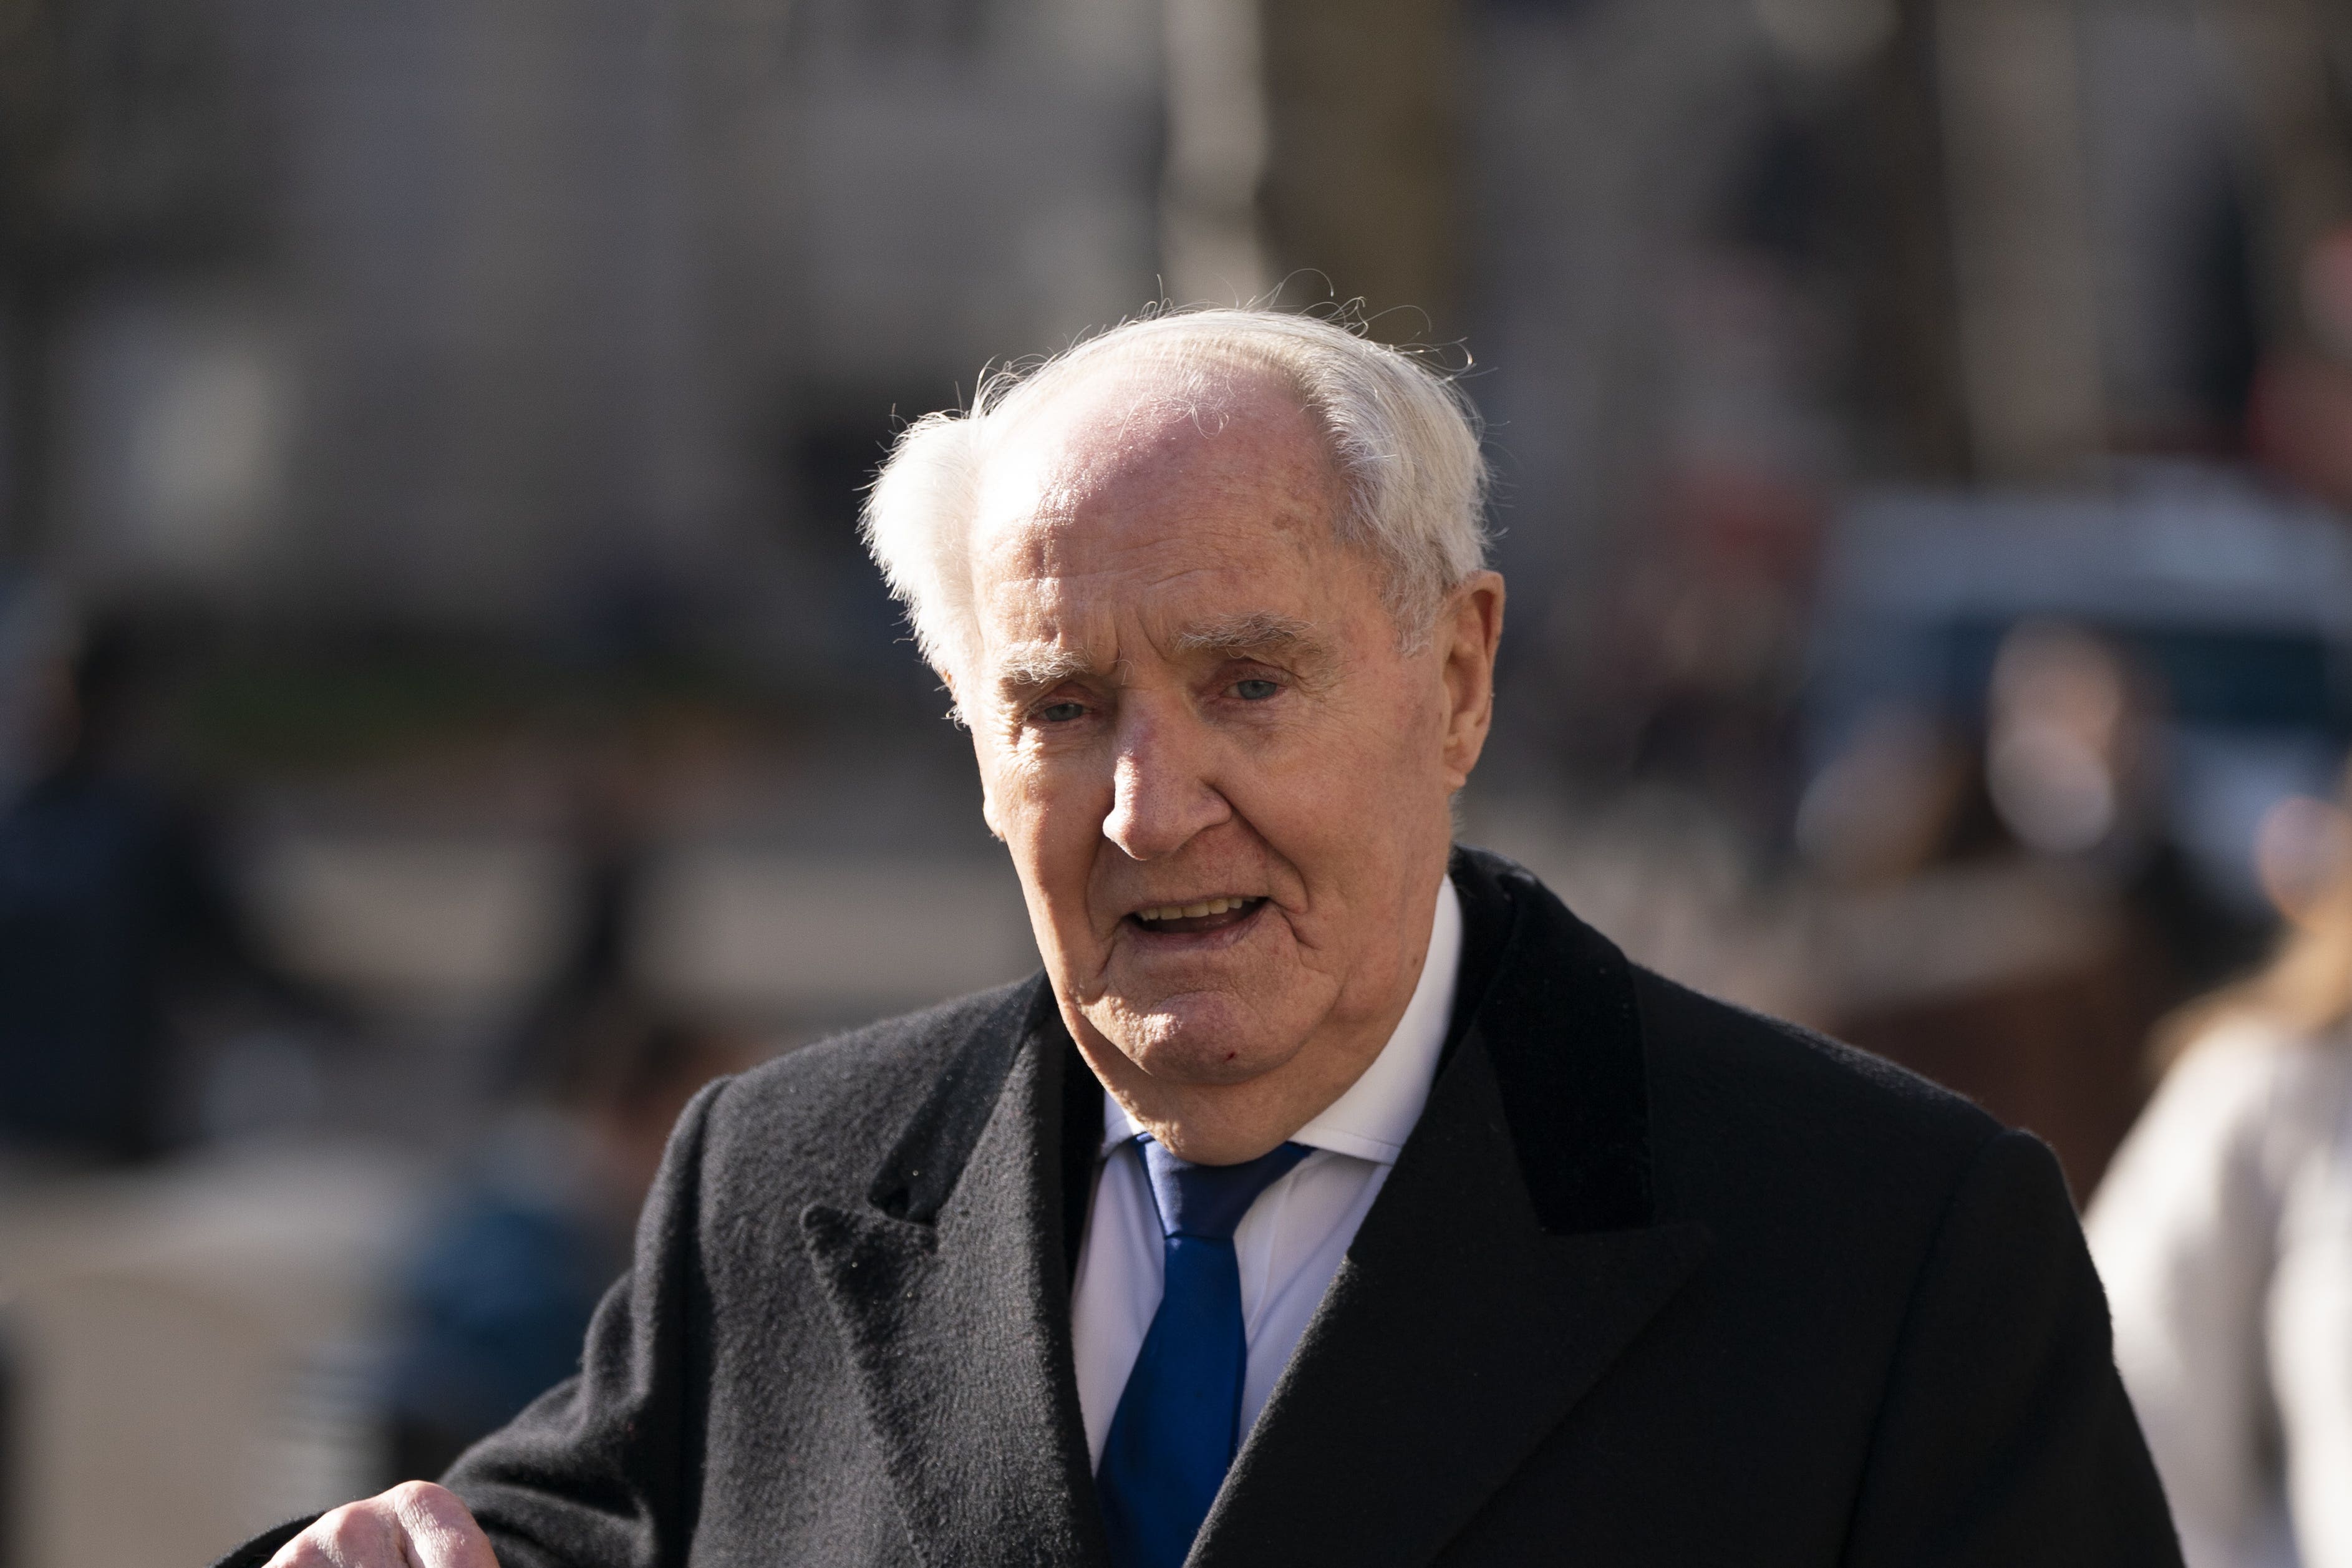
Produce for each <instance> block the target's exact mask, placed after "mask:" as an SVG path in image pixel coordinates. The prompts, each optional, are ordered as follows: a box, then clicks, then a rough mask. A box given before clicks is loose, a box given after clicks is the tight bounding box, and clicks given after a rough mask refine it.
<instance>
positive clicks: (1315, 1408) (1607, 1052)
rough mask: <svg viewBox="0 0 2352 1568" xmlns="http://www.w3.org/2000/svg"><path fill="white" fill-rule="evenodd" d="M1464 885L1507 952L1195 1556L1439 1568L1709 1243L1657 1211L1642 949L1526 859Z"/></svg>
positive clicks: (1468, 980) (1199, 1565) (1211, 1563)
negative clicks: (1554, 887)
mask: <svg viewBox="0 0 2352 1568" xmlns="http://www.w3.org/2000/svg"><path fill="white" fill-rule="evenodd" d="M1454 879H1455V884H1456V887H1457V888H1458V889H1460V890H1461V892H1462V894H1463V898H1464V905H1465V916H1467V917H1468V919H1469V923H1470V928H1471V929H1470V931H1469V933H1468V934H1469V937H1470V942H1469V943H1468V944H1467V945H1468V946H1470V947H1471V948H1472V949H1473V950H1474V951H1475V950H1477V949H1479V948H1482V947H1483V949H1484V951H1485V952H1487V953H1496V952H1499V958H1498V959H1497V960H1496V961H1495V962H1493V963H1491V964H1479V965H1476V966H1475V973H1474V968H1473V966H1470V965H1465V974H1464V980H1465V985H1471V984H1475V988H1476V994H1475V995H1470V996H1465V999H1464V1000H1465V1005H1464V1006H1463V1007H1461V1008H1460V1009H1459V1010H1458V1011H1457V1018H1459V1019H1461V1020H1462V1023H1461V1024H1460V1025H1458V1026H1457V1029H1458V1032H1457V1035H1456V1037H1455V1040H1454V1045H1453V1047H1452V1048H1451V1051H1450V1053H1449V1057H1448V1065H1447V1067H1446V1068H1444V1071H1443V1073H1442V1074H1441V1076H1440V1078H1439V1079H1438V1082H1437V1084H1436V1085H1435V1087H1434V1089H1433V1091H1432V1093H1431V1097H1430V1100H1429V1104H1428V1107H1427V1108H1426V1109H1425V1110H1423V1114H1422V1120H1421V1122H1420V1124H1419V1125H1418V1126H1417V1127H1416V1128H1415V1129H1414V1131H1413V1134H1412V1139H1411V1140H1410V1141H1409V1142H1407V1144H1406V1146H1405V1149H1404V1152H1403V1153H1402V1156H1401V1157H1400V1158H1399V1160H1398V1162H1397V1164H1396V1167H1395V1169H1394V1170H1393V1171H1391V1173H1390V1177H1389V1181H1388V1183H1387V1184H1386V1185H1385V1186H1384V1187H1383V1188H1382V1190H1381V1196H1380V1199H1379V1201H1378V1202H1377V1203H1375V1204H1374V1205H1373V1207H1372V1210H1371V1213H1370V1215H1367V1216H1366V1218H1365V1221H1364V1226H1363V1228H1362V1229H1361V1230H1360V1232H1359V1233H1358V1235H1357V1237H1356V1241H1355V1244H1354V1246H1353V1247H1350V1248H1349V1255H1348V1258H1347V1261H1346V1262H1344V1263H1343V1264H1342V1265H1341V1266H1340V1269H1339V1274H1338V1276H1337V1277H1336V1278H1335V1279H1333V1281H1332V1285H1331V1289H1330V1291H1329V1293H1328V1295H1327V1296H1326V1297H1325V1298H1324V1301H1323V1305H1322V1307H1321V1309H1320V1310H1318V1313H1317V1314H1316V1317H1315V1319H1314V1321H1313V1322H1312V1323H1310V1324H1309V1326H1308V1328H1307V1333H1306V1335H1305V1337H1304V1338H1303V1339H1302V1340H1301V1341H1300V1342H1299V1345H1298V1348H1297V1352H1295V1353H1294V1354H1293V1356H1292V1358H1291V1362H1290V1365H1289V1367H1288V1368H1287V1369H1286V1372H1285V1373H1284V1374H1283V1377H1282V1380H1281V1381H1280V1383H1279V1384H1277V1385H1276V1388H1275V1391H1274V1394H1273V1396H1272V1398H1271V1399H1270V1400H1269V1401H1268V1403H1267V1405H1266V1408H1265V1413H1264V1415H1262V1416H1261V1417H1260V1419H1259V1421H1258V1424H1257V1426H1256V1427H1255V1430H1254V1431H1253V1432H1252V1434H1251V1436H1250V1438H1249V1440H1248V1442H1247V1443H1246V1444H1245V1445H1244V1447H1243V1449H1242V1452H1241V1454H1240V1456H1239V1457H1238V1458H1236V1459H1235V1460H1234V1468H1233V1470H1232V1472H1231V1474H1230V1475H1229V1476H1228V1478H1227V1480H1226V1484H1225V1488H1224V1490H1223V1492H1222V1493H1221V1494H1220V1495H1219V1498H1218V1500H1217V1504H1216V1507H1215V1508H1214V1509H1213V1510H1212V1511H1211V1513H1210V1516H1209V1519H1208V1521H1207V1523H1206V1524H1205V1525H1204V1526H1203V1527H1202V1533H1201V1538H1200V1540H1199V1542H1197V1543H1196V1545H1195V1547H1194V1551H1193V1555H1192V1564H1194V1565H1195V1568H1220V1565H1223V1564H1241V1563H1265V1562H1297V1563H1306V1562H1333V1563H1350V1564H1361V1565H1366V1568H1377V1565H1381V1564H1399V1565H1402V1564H1408V1563H1426V1562H1428V1561H1429V1560H1430V1558H1432V1557H1433V1555H1435V1553H1436V1552H1438V1550H1439V1549H1440V1548H1441V1547H1443V1545H1444V1542H1446V1541H1447V1540H1448V1539H1450V1538H1451V1537H1452V1536H1453V1535H1454V1534H1455V1533H1456V1532H1457V1531H1459V1530H1460V1529H1461V1528H1462V1527H1463V1525H1464V1524H1465V1523H1466V1522H1467V1521H1468V1520H1469V1519H1470V1517H1471V1516H1472V1515H1473V1514H1474V1513H1475V1511H1476V1510H1477V1509H1478V1508H1479V1506H1480V1505H1481V1504H1483V1503H1484V1502H1485V1501H1486V1499H1487V1498H1488V1497H1490V1496H1491V1495H1493V1493H1494V1492H1495V1491H1496V1489H1497V1488H1499V1487H1500V1486H1501V1485H1502V1484H1503V1483H1504V1481H1505V1480H1507V1479H1508V1478H1509V1476H1510V1474H1511V1473H1512V1471H1513V1470H1515V1469H1516V1468H1518V1467H1519V1465H1520V1464H1522V1463H1523V1462H1524V1461H1525V1459H1526V1458H1527V1456H1528V1453H1529V1451H1530V1450H1532V1449H1533V1448H1534V1447H1535V1446H1536V1445H1537V1444H1538V1442H1540V1441H1541V1440H1542V1438H1543V1437H1544V1436H1545V1435H1546V1434H1547V1433H1549V1432H1550V1431H1551V1430H1552V1429H1553V1428H1555V1427H1556V1426H1559V1424H1560V1422H1561V1421H1562V1420H1563V1419H1564V1418H1565V1417H1566V1416H1567V1415H1568V1414H1569V1412H1570V1409H1571V1408H1572V1407H1573V1406H1574V1405H1575V1404H1576V1402H1577V1401H1578V1400H1579V1399H1580V1398H1581V1397H1582V1396H1583V1395H1584V1394H1585V1393H1586V1392H1587V1391H1588V1390H1589V1389H1591V1387H1592V1386H1593V1384H1595V1383H1597V1382H1598V1381H1599V1380H1600V1378H1601V1375H1602V1374H1603V1373H1605V1372H1606V1371H1607V1370H1608V1368H1609V1366H1610V1364H1611V1363H1612V1362H1613V1361H1615V1360H1616V1359H1617V1357H1618V1356H1619V1354H1620V1353H1622V1352H1623V1351H1624V1350H1625V1348H1626V1347H1627V1346H1628V1345H1630V1344H1631V1343H1632V1342H1633V1340H1634V1339H1635V1337H1636V1336H1638V1335H1639V1334H1640V1332H1641V1331H1642V1330H1643V1327H1644V1326H1645V1325H1647V1324H1648V1323H1649V1321H1651V1320H1652V1319H1653V1318H1654V1316H1656V1314H1657V1313H1658V1312H1659V1311H1660V1310H1662V1309H1663V1308H1664V1306H1665V1304H1666V1303H1667V1302H1668V1301H1669V1300H1671V1299H1672V1298H1673V1297H1674V1296H1675V1293H1676V1292H1677V1291H1678V1290H1679V1289H1681V1288H1682V1286H1683V1284H1684V1282H1685V1280H1686V1279H1688V1278H1689V1277H1690V1275H1691V1273H1692V1271H1693V1270H1694V1269H1695V1268H1696V1267H1697V1266H1698V1264H1699V1262H1700V1260H1701V1258H1703V1257H1704V1256H1705V1254H1706V1250H1707V1245H1708V1240H1707V1236H1706V1231H1705V1229H1704V1228H1703V1227H1701V1226H1696V1225H1692V1224H1686V1223H1684V1224H1675V1223H1669V1224H1659V1223H1657V1222H1656V1220H1655V1216H1654V1204H1653V1199H1652V1192H1651V1173H1650V1167H1649V1142H1648V1105H1647V1091H1646V1082H1645V1075H1644V1073H1643V1054H1642V1043H1641V1036H1640V1023H1639V1019H1638V1016H1636V1014H1635V1012H1634V1008H1633V986H1632V977H1631V974H1630V972H1629V971H1628V970H1627V969H1626V966H1625V961H1624V959H1623V957H1622V955H1621V954H1619V953H1618V952H1617V951H1616V949H1615V948H1614V947H1612V946H1611V945H1610V944H1609V943H1608V942H1606V941H1605V940H1603V939H1602V938H1601V937H1600V936H1599V935H1598V934H1596V933H1594V932H1592V931H1590V929H1589V928H1586V927H1584V926H1583V925H1582V924H1580V922H1578V921H1575V919H1574V917H1572V916H1570V914H1569V913H1568V911H1567V910H1565V909H1564V908H1563V907H1561V906H1560V905H1559V901H1558V900H1555V899H1553V898H1552V897H1551V896H1550V894H1549V892H1547V891H1545V890H1544V889H1542V888H1541V886H1540V885H1539V884H1538V883H1536V882H1535V881H1534V880H1533V879H1531V878H1528V877H1527V876H1526V875H1525V873H1523V872H1518V871H1517V869H1516V868H1509V867H1507V865H1505V864H1504V863H1502V862H1498V861H1495V860H1492V859H1491V858H1486V857H1477V856H1471V857H1465V858H1460V859H1457V861H1456V863H1455V868H1454ZM1482 926H1484V927H1485V928H1486V929H1485V931H1484V932H1483V933H1482V931H1481V929H1480V928H1481V927H1482Z"/></svg>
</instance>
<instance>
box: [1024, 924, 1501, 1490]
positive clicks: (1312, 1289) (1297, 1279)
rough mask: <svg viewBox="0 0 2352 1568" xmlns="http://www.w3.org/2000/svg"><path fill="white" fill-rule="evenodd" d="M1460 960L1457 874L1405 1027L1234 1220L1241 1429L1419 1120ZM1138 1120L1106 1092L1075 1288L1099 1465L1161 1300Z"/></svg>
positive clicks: (1081, 1389)
mask: <svg viewBox="0 0 2352 1568" xmlns="http://www.w3.org/2000/svg"><path fill="white" fill-rule="evenodd" d="M1461 966H1462V905H1461V901H1460V900H1459V899H1458V898H1457V897H1456V896H1455V894H1454V883H1453V880H1452V879H1450V878H1449V879H1447V880H1446V881H1445V882H1444V885H1443V886H1442V887H1441V888H1440V889H1439V891H1438V895H1437V912H1436V914H1435V915H1434V917H1433V925H1432V929H1431V931H1430V936H1429V955H1428V957H1426V958H1425V959H1423V961H1422V966H1421V980H1420V983H1419V984H1416V985H1415V986H1414V987H1413V993H1412V1001H1411V1002H1409V1003H1407V1004H1406V1005H1405V1010H1404V1016H1403V1017H1402V1018H1401V1019H1399V1020H1398V1022H1397V1026H1396V1032H1395V1033H1394V1034H1392V1035H1391V1036H1390V1037H1389V1042H1388V1044H1387V1045H1385V1046H1383V1047H1381V1054H1380V1055H1379V1056H1378V1057H1375V1058H1373V1059H1372V1065H1371V1066H1370V1067H1368V1068H1365V1069H1364V1075H1363V1077H1361V1078H1360V1079H1357V1080H1356V1081H1355V1083H1354V1084H1353V1085H1352V1086H1351V1087H1350V1088H1349V1090H1348V1092H1347V1093H1345V1094H1343V1095H1341V1096H1340V1097H1339V1099H1338V1100H1334V1101H1333V1102H1332V1103H1331V1106H1330V1108H1329V1109H1328V1110H1325V1111H1324V1112H1323V1113H1322V1114H1321V1115H1320V1116H1318V1117H1317V1118H1316V1119H1315V1120H1314V1121H1310V1122H1308V1123H1307V1125H1306V1126H1305V1127H1302V1128H1300V1129H1299V1130H1298V1131H1297V1132H1294V1133H1292V1134H1291V1142H1295V1143H1304V1144H1306V1145H1307V1147H1309V1148H1310V1149H1313V1150H1314V1151H1315V1152H1313V1153H1311V1154H1309V1155H1307V1158H1306V1159H1304V1160H1302V1161H1300V1162H1299V1163H1298V1164H1297V1167H1296V1168H1294V1169H1293V1170H1292V1171H1291V1172H1290V1173H1288V1174H1287V1175H1285V1176H1284V1177H1283V1178H1282V1179H1281V1180H1279V1181H1277V1182H1276V1183H1275V1184H1273V1185H1271V1186H1269V1187H1267V1188H1266V1189H1265V1192H1263V1193H1261V1194H1259V1195H1258V1199H1257V1202H1256V1203H1255V1204H1253V1205H1251V1206H1250V1211H1249V1213H1248V1214H1246V1215H1244V1216H1243V1217H1242V1223H1241V1226H1240V1227H1239V1228H1238V1229H1236V1230H1235V1231H1234V1253H1235V1255H1236V1257H1237V1258H1238V1259H1239V1261H1240V1264H1241V1276H1242V1326H1243V1330H1244V1333H1245V1334H1246V1335H1247V1337H1248V1342H1249V1366H1248V1370H1247V1371H1246V1372H1245V1373H1244V1375H1243V1380H1242V1430H1243V1431H1244V1433H1246V1432H1247V1431H1248V1430H1249V1429H1250V1427H1251V1426H1255V1424H1256V1422H1257V1414H1258V1412H1259V1411H1260V1410H1261V1409H1263V1408H1264V1407H1265V1399H1266V1395H1267V1394H1271V1393H1272V1392H1274V1384H1275V1380H1276V1379H1277V1378H1278V1377H1280V1376H1281V1375H1282V1369H1283V1366H1284V1365H1285V1363H1287V1362H1288V1361H1289V1360H1290V1352H1291V1351H1292V1350H1293V1349H1294V1348H1295V1347H1296V1346H1297V1343H1298V1336H1299V1335H1300V1334H1302V1333H1304V1332H1305V1331H1306V1329H1307V1320H1308V1319H1309V1318H1311V1317H1313V1316H1314V1315H1315V1308H1316V1306H1317V1304H1318V1303H1319V1302H1320V1301H1321V1300H1323V1292H1324V1290H1325V1289H1327V1288H1328V1286H1329V1285H1330V1283H1331V1276H1332V1275H1334V1274H1336V1273H1338V1272H1339V1259H1340V1258H1343V1257H1344V1256H1346V1254H1347V1251H1348V1245H1349V1243H1350V1242H1352V1241H1353V1240H1355V1238H1356V1227H1357V1226H1360V1225H1361V1224H1362V1223H1363V1220H1364V1215H1365V1214H1366V1213H1367V1212H1369V1211H1370V1208H1371V1206H1372V1200H1373V1199H1374V1198H1376V1197H1378V1196H1379V1195H1380V1192H1381V1184H1382V1183H1383V1182H1385V1181H1387V1180H1388V1174H1389V1167H1390V1166H1391V1165H1393V1164H1394V1163H1396V1157H1397V1152H1398V1151H1399V1150H1400V1149H1402V1148H1403V1147H1404V1141H1405V1138H1406V1136H1407V1135H1408V1134H1410V1133H1411V1132H1412V1127H1413V1123H1414V1122H1416V1121H1420V1120H1421V1108H1422V1106H1423V1103H1424V1102H1426V1101H1427V1100H1428V1099H1429V1086H1430V1081H1431V1080H1432V1079H1433V1078H1434V1077H1435V1076H1436V1073H1437V1058H1438V1053H1439V1052H1440V1051H1442V1050H1443V1049H1444V1046H1445V1029H1446V1025H1447V1023H1448V1021H1449V1020H1450V1019H1451V1017H1452V1016H1453V1012H1454V979H1455V976H1456V973H1458V972H1459V970H1460V969H1461ZM1139 1131H1142V1129H1140V1128H1139V1127H1138V1126H1137V1125H1136V1123H1135V1122H1134V1121H1133V1120H1131V1119H1130V1118H1129V1116H1128V1114H1127V1112H1126V1111H1125V1110H1122V1109H1121V1108H1120V1106H1119V1103H1118V1100H1113V1099H1111V1098H1110V1097H1109V1096H1108V1095H1106V1096H1104V1097H1103V1151H1104V1154H1105V1156H1106V1158H1105V1159H1104V1160H1103V1162H1102V1163H1101V1165H1100V1167H1099V1174H1097V1177H1096V1179H1095V1197H1094V1204H1093V1205H1092V1207H1090V1208H1089V1209H1088V1210H1087V1234H1086V1239H1085V1241H1084V1243H1083V1245H1081V1247H1079V1249H1078V1271H1077V1277H1076V1280H1075V1281H1074V1283H1073V1286H1072V1289H1071V1292H1070V1294H1071V1300H1070V1337H1071V1339H1072V1341H1073V1342H1074V1344H1075V1347H1076V1352H1077V1373H1078V1405H1079V1408H1080V1409H1081V1410H1083V1411H1084V1412H1085V1414H1086V1418H1087V1447H1088V1449H1089V1451H1090V1452H1091V1453H1092V1455H1093V1458H1094V1463H1095V1464H1096V1465H1097V1467H1099V1466H1100V1465H1101V1463H1102V1453H1103V1444H1104V1442H1105V1441H1106V1440H1107V1439H1108V1437H1109V1436H1110V1418H1111V1415H1112V1414H1113V1413H1114V1412H1116V1411H1117V1410H1118V1399H1119V1395H1120V1394H1122V1393H1123V1392H1125V1390H1126V1388H1127V1374H1128V1373H1129V1372H1131V1371H1133V1370H1134V1367H1135V1358H1136V1355H1137V1354H1138V1353H1139V1352H1140V1351H1141V1350H1142V1349H1143V1336H1144V1335H1145V1333H1146V1332H1147V1331H1150V1327H1151V1319H1152V1315H1153V1314H1154V1313H1155V1312H1157V1311H1158V1310H1160V1269H1161V1268H1162V1251H1163V1247H1164V1242H1165V1237H1163V1235H1162V1233H1161V1231H1160V1214H1159V1210H1158V1209H1157V1208H1156V1207H1155V1206H1154V1205H1153V1204H1152V1201H1151V1189H1150V1184H1148V1183H1147V1182H1146V1180H1145V1178H1144V1174H1143V1158H1142V1153H1141V1152H1140V1151H1139V1150H1138V1149H1137V1148H1136V1147H1135V1146H1134V1144H1133V1142H1131V1140H1132V1139H1133V1138H1134V1136H1135V1135H1136V1133H1138V1132H1139Z"/></svg>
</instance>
